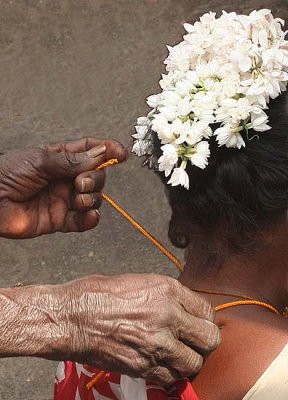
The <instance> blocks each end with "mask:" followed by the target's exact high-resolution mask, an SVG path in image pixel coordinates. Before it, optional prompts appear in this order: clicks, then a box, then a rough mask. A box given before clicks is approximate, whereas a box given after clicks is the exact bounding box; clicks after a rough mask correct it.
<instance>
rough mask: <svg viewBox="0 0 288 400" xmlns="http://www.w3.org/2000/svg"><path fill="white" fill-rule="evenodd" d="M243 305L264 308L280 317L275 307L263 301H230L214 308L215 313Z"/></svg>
mask: <svg viewBox="0 0 288 400" xmlns="http://www.w3.org/2000/svg"><path fill="white" fill-rule="evenodd" d="M245 305H248V306H249V305H250V306H252V305H253V306H260V307H264V308H267V309H268V310H270V311H272V312H273V313H275V314H277V315H280V316H281V314H280V312H279V311H278V310H276V308H275V307H273V306H271V305H270V304H267V303H264V302H263V301H258V300H238V301H231V302H229V303H225V304H221V305H219V306H217V307H215V311H221V310H225V309H227V308H230V307H237V306H245Z"/></svg>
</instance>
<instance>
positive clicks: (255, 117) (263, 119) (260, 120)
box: [251, 111, 271, 132]
mask: <svg viewBox="0 0 288 400" xmlns="http://www.w3.org/2000/svg"><path fill="white" fill-rule="evenodd" d="M267 122H268V115H267V114H266V113H265V112H264V111H261V112H259V113H257V114H255V113H253V114H252V115H251V127H252V128H253V129H254V131H256V132H264V131H268V130H269V129H271V126H269V125H268V124H267Z"/></svg>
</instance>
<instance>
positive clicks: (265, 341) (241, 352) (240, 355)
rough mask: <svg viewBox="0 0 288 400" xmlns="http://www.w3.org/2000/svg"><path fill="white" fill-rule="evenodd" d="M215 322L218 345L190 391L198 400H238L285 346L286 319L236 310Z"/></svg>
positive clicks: (286, 336) (273, 315)
mask: <svg viewBox="0 0 288 400" xmlns="http://www.w3.org/2000/svg"><path fill="white" fill-rule="evenodd" d="M219 315H220V314H219ZM216 322H217V323H218V325H219V326H220V327H221V336H222V341H221V344H220V346H219V348H218V349H217V350H216V351H215V352H214V353H213V354H211V355H210V356H209V357H207V360H206V362H205V363H204V366H203V368H202V370H201V371H200V373H199V374H198V376H197V377H196V378H195V379H194V380H193V387H194V389H195V391H196V393H197V394H198V396H199V398H200V399H201V400H208V399H209V400H220V399H221V400H241V399H243V397H244V396H245V394H246V393H247V392H248V391H249V390H250V389H251V388H252V387H253V386H254V384H255V383H256V382H257V380H258V379H259V378H260V377H261V375H262V374H263V373H264V372H265V370H266V369H267V368H268V367H269V365H270V364H271V363H272V362H273V360H274V359H275V358H276V357H277V356H278V355H279V353H280V352H281V351H282V350H283V348H284V347H285V345H286V344H287V343H288V319H287V318H283V317H279V316H277V315H275V314H272V313H269V312H267V311H265V310H263V311H262V310H260V312H259V310H256V311H255V310H252V311H250V312H248V313H247V311H246V310H240V309H239V312H238V313H237V314H236V315H235V313H231V314H230V313H225V315H224V313H223V316H220V318H219V317H218V321H216Z"/></svg>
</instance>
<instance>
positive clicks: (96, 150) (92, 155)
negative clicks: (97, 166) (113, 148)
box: [87, 145, 106, 158]
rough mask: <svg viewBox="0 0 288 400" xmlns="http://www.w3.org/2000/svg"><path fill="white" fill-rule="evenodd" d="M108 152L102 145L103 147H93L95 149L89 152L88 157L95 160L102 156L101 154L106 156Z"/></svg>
mask: <svg viewBox="0 0 288 400" xmlns="http://www.w3.org/2000/svg"><path fill="white" fill-rule="evenodd" d="M105 151H106V146H104V145H102V146H96V147H93V149H90V150H89V151H87V154H88V157H90V158H95V157H98V156H100V155H101V154H104V153H105Z"/></svg>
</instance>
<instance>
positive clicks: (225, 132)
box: [132, 9, 288, 189]
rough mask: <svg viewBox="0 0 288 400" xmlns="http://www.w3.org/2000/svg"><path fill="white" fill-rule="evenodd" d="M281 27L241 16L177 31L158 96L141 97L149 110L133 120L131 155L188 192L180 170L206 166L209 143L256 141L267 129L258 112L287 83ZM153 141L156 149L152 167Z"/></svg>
mask: <svg viewBox="0 0 288 400" xmlns="http://www.w3.org/2000/svg"><path fill="white" fill-rule="evenodd" d="M283 27H284V21H283V20H282V19H280V18H274V17H273V15H272V14H271V11H270V10H266V9H263V10H258V11H253V12H252V13H251V14H250V15H249V16H246V15H237V14H236V13H226V12H225V11H223V12H222V15H221V16H220V17H219V18H216V14H215V13H212V12H210V13H208V14H205V15H203V16H202V17H201V18H200V21H197V22H196V23H195V24H194V25H191V24H184V28H185V30H186V31H187V34H186V35H184V37H183V39H184V40H183V41H182V42H180V43H179V44H177V45H176V46H174V47H170V46H168V50H169V55H168V57H167V58H166V60H165V61H164V63H165V64H166V71H167V74H163V75H162V79H161V80H160V82H159V83H160V87H161V89H162V91H161V93H159V94H156V95H152V96H150V97H148V99H147V104H148V105H149V106H150V107H151V108H152V111H150V112H149V114H148V115H147V117H140V118H138V120H137V126H136V134H134V135H133V137H134V138H135V139H136V140H135V142H134V145H133V149H132V151H133V152H135V153H136V154H137V155H138V156H143V155H146V156H147V162H149V164H150V165H151V166H156V167H157V168H158V170H159V171H164V173H165V176H166V177H170V179H169V181H168V183H169V184H171V185H172V186H177V185H181V186H184V187H185V188H186V189H189V176H188V174H187V172H186V171H185V170H186V167H187V165H188V164H189V163H190V164H192V165H193V166H195V167H198V168H201V169H204V168H205V167H206V166H207V165H208V161H209V156H210V148H209V138H210V137H212V136H215V139H216V141H217V143H218V145H219V146H226V147H227V148H237V149H241V148H242V147H245V141H244V139H243V135H246V137H247V138H248V139H253V137H252V138H251V137H249V133H250V132H249V131H250V130H254V131H256V132H259V135H260V134H261V132H264V131H267V130H269V129H271V127H270V126H269V125H268V122H269V121H268V116H267V114H266V112H265V110H267V109H268V105H269V101H270V99H275V98H276V97H278V96H279V95H281V93H282V92H284V91H285V90H287V82H288V41H287V40H285V36H286V33H287V32H284V31H283ZM213 128H214V129H213ZM153 134H156V135H157V136H158V138H159V140H160V142H161V145H162V146H161V151H162V155H161V156H160V158H159V159H157V160H156V157H155V155H154V147H153ZM252 136H253V135H252ZM254 136H255V135H254Z"/></svg>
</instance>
